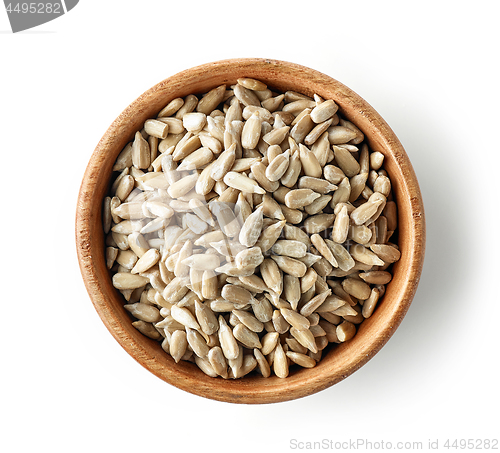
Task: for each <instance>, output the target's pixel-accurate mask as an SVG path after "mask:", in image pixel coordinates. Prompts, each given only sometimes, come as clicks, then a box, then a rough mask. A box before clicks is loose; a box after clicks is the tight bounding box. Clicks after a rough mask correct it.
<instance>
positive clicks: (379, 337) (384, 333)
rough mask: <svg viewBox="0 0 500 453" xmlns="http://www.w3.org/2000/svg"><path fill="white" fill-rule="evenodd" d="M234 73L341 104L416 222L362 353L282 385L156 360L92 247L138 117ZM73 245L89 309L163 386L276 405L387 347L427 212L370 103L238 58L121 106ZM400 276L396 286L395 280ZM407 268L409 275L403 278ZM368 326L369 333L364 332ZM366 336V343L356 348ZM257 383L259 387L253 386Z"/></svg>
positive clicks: (88, 174) (285, 68)
mask: <svg viewBox="0 0 500 453" xmlns="http://www.w3.org/2000/svg"><path fill="white" fill-rule="evenodd" d="M234 73H237V74H239V77H252V76H254V77H256V76H255V74H261V73H266V74H267V80H266V77H262V76H261V77H258V78H260V79H261V80H263V81H264V82H267V83H269V81H273V83H272V84H270V85H271V86H272V87H273V88H275V89H280V90H281V91H283V88H282V87H289V86H290V85H297V86H298V85H300V86H301V87H302V88H303V89H302V90H301V92H303V93H304V94H310V95H312V94H313V93H314V92H317V93H318V94H319V95H320V96H322V93H325V92H328V93H332V92H334V93H335V96H334V97H333V99H334V100H335V102H336V103H337V104H339V107H340V109H341V110H342V112H343V113H344V115H345V116H346V117H347V118H348V119H352V117H353V116H355V117H356V120H355V121H354V122H355V124H356V125H357V126H358V127H359V128H360V129H361V130H362V131H363V132H364V133H365V136H366V137H367V140H368V142H369V144H370V148H371V149H372V150H380V151H381V152H384V154H385V155H386V156H390V159H389V160H387V161H386V163H387V164H389V166H390V167H391V171H389V169H388V173H389V175H390V176H391V181H393V176H394V175H397V176H398V177H397V178H396V179H397V182H396V184H397V186H395V187H397V189H398V190H397V196H398V197H399V198H398V199H397V205H398V214H399V216H401V211H402V209H399V208H400V203H403V205H402V206H403V207H404V210H405V212H406V220H409V219H412V221H411V222H402V223H401V222H399V223H400V225H398V228H401V229H400V233H399V234H400V235H401V233H402V232H403V234H404V237H405V238H407V239H408V242H409V243H408V244H406V243H405V244H404V250H402V259H401V260H400V262H398V263H396V265H395V269H394V278H393V281H392V282H391V283H390V284H388V285H387V292H386V295H385V298H384V302H385V299H386V298H387V293H388V292H389V290H390V291H391V297H392V299H394V301H393V300H392V299H391V304H390V306H388V307H386V309H384V310H385V311H384V314H385V316H386V317H385V318H384V319H383V320H382V319H380V318H381V315H380V316H378V318H379V319H378V320H377V319H374V320H372V318H377V316H375V314H374V316H372V317H371V318H369V319H367V320H366V321H364V322H363V324H362V325H361V327H360V329H359V333H358V335H356V336H355V337H354V339H353V340H351V342H352V343H353V344H354V343H356V347H358V348H359V350H358V352H357V353H356V354H349V353H348V352H346V349H348V347H347V346H346V345H347V343H345V344H342V345H340V346H339V347H338V348H337V349H336V351H337V352H336V353H335V354H330V356H331V357H329V360H328V363H326V361H324V360H321V361H320V362H319V363H318V365H317V366H316V367H314V368H312V369H310V370H305V369H302V370H299V371H298V372H296V373H294V374H292V375H291V376H289V377H288V378H286V379H281V380H280V379H279V378H277V377H275V376H273V377H271V378H267V379H264V378H258V377H257V378H254V377H245V378H243V379H239V380H223V379H214V378H210V377H207V376H205V375H204V374H203V373H202V372H201V371H199V370H197V368H196V367H195V366H194V365H192V364H190V363H188V362H186V363H185V364H182V365H180V366H179V365H178V364H175V363H174V362H173V361H172V360H171V358H170V356H168V355H167V354H164V353H163V354H161V353H158V352H159V351H158V345H159V343H158V342H155V341H153V340H150V339H149V338H146V337H145V336H143V335H142V334H140V333H138V331H137V330H136V329H135V328H133V327H132V326H131V323H130V320H129V324H130V326H127V325H124V321H126V320H127V319H129V318H128V317H127V316H128V315H127V314H126V313H125V310H124V309H123V308H121V311H120V309H118V308H117V305H116V297H115V296H114V295H113V294H111V295H110V290H111V292H113V291H114V292H115V293H116V291H115V290H114V289H113V288H112V286H110V285H111V279H110V277H109V274H108V273H107V272H105V273H103V268H102V265H103V262H104V243H103V239H102V237H101V238H100V242H99V240H96V235H97V237H99V230H98V228H99V226H100V221H101V204H100V203H94V202H93V200H95V198H96V194H97V193H98V192H99V190H100V191H101V193H102V190H103V189H102V184H103V181H102V179H103V177H105V176H104V175H106V172H108V174H109V175H108V176H107V178H108V181H107V184H109V178H110V177H111V166H112V164H113V162H114V159H110V158H109V152H110V151H109V150H110V149H114V150H115V156H114V157H115V158H116V156H117V154H118V152H119V151H120V150H121V149H122V148H123V145H124V144H125V143H126V142H127V140H130V138H131V134H132V132H131V131H135V130H138V129H139V128H138V127H137V125H140V124H141V121H140V118H139V117H142V116H144V115H145V114H146V116H148V115H147V113H148V112H145V110H147V109H148V108H149V109H150V110H151V108H152V107H150V105H151V104H152V103H154V102H155V100H158V98H159V97H161V96H164V93H165V92H167V93H176V94H179V93H180V91H182V89H184V88H183V87H186V88H185V89H186V90H188V92H185V95H187V94H189V93H190V92H191V91H189V89H192V88H189V87H195V86H198V85H199V84H200V83H202V84H205V85H204V86H205V88H206V87H207V86H211V87H212V88H213V87H215V86H217V85H218V84H219V83H214V84H212V85H210V83H209V81H210V80H212V79H217V80H218V81H220V80H224V79H227V80H228V81H229V80H230V79H232V81H233V83H234V82H235V81H236V80H235V77H234ZM230 74H232V75H230ZM278 77H279V80H278ZM256 78H257V77H256ZM280 85H281V86H280ZM318 88H320V89H318ZM192 92H193V93H197V92H200V91H199V90H198V91H196V90H195V91H192ZM174 97H178V96H175V95H172V97H170V98H169V99H170V100H171V99H173V98H174ZM330 97H331V96H330ZM167 102H168V101H167ZM164 105H165V104H164ZM145 106H148V107H145ZM159 110H160V109H157V110H156V112H158V111H159ZM138 118H139V119H138ZM142 122H143V121H142ZM367 132H368V133H367ZM119 145H120V146H121V148H120V147H119ZM118 148H119V149H118ZM117 149H118V151H117ZM107 157H108V158H107ZM391 173H393V174H391ZM393 182H394V181H393ZM101 202H102V198H101ZM400 220H401V219H400ZM101 230H102V228H101ZM402 230H404V231H402ZM75 237H76V246H77V255H78V261H79V265H80V270H81V273H82V277H83V280H84V283H85V286H86V289H87V292H88V294H89V296H90V298H91V300H92V303H93V305H94V307H95V309H96V311H97V313H98V314H99V316H100V318H101V319H102V321H103V323H104V324H105V326H106V327H107V328H108V330H109V331H110V333H111V334H112V335H113V337H114V338H115V339H116V340H117V341H118V343H119V344H120V345H121V346H122V347H123V348H124V349H125V350H126V351H127V353H128V354H129V355H130V356H131V357H133V358H134V359H135V360H136V361H138V362H139V363H140V364H141V365H142V366H144V367H145V368H146V369H148V370H149V371H151V372H152V373H153V374H155V375H156V376H158V377H159V378H161V379H163V380H164V381H166V382H168V383H170V384H172V385H174V386H176V387H178V388H180V389H182V390H185V391H187V392H190V393H193V394H196V395H198V396H202V397H206V398H210V399H214V400H218V401H224V402H232V403H245V404H256V403H274V402H282V401H288V400H293V399H297V398H301V397H304V396H307V395H311V394H313V393H316V392H318V391H321V390H323V389H325V388H328V387H330V386H332V385H334V384H336V383H338V382H340V381H342V380H343V379H345V378H346V377H348V376H349V375H351V374H352V373H354V372H355V371H356V370H358V369H359V368H360V367H361V366H363V365H364V364H365V363H367V362H368V361H369V360H370V359H371V358H372V357H373V356H374V355H375V354H376V353H377V352H378V351H379V350H380V349H381V348H382V347H383V346H384V345H385V344H386V343H387V341H388V340H389V338H390V337H391V336H392V334H393V333H394V332H395V330H396V328H397V327H398V326H399V324H400V323H401V321H402V320H403V318H404V316H405V314H406V312H407V310H408V308H409V307H410V304H411V302H412V300H413V297H414V295H415V292H416V289H417V285H418V282H419V279H420V276H421V272H422V267H423V261H424V254H425V214H424V206H423V200H422V195H421V192H420V188H419V185H418V181H417V178H416V175H415V172H414V170H413V167H412V165H411V162H410V160H409V158H408V156H407V154H406V152H405V150H404V148H403V146H402V145H401V143H400V142H399V140H398V138H397V137H396V135H395V134H394V132H393V131H392V129H391V128H390V127H389V126H388V124H387V123H386V122H385V120H384V119H383V118H382V117H381V116H380V115H379V114H378V113H377V112H376V111H375V109H374V108H373V107H372V106H371V105H370V104H368V102H366V101H365V100H364V99H363V98H361V97H360V96H359V95H358V94H356V93H355V92H354V91H352V90H351V89H349V88H348V87H346V86H345V85H343V84H342V83H340V82H339V81H337V80H335V79H333V78H332V77H330V76H328V75H326V74H323V73H321V72H319V71H316V70H314V69H310V68H307V67H305V66H302V65H298V64H295V63H290V62H286V61H281V60H273V59H264V58H238V59H227V60H219V61H216V62H211V63H206V64H203V65H199V66H196V67H193V68H190V69H187V70H184V71H181V72H179V73H177V74H175V75H173V76H170V77H168V78H166V79H164V80H163V81H161V82H159V83H158V84H156V85H155V86H153V87H151V88H150V89H148V90H147V91H145V92H144V93H143V94H142V95H141V96H139V97H138V98H137V99H136V100H135V101H133V102H132V103H131V104H130V105H129V106H128V107H127V108H125V110H124V111H123V112H122V113H121V114H120V115H119V116H118V117H117V119H116V120H115V121H114V122H113V123H112V124H111V126H110V127H109V128H108V130H107V131H106V132H105V134H104V135H103V137H102V138H101V140H100V141H99V143H98V145H97V147H96V149H95V151H94V152H93V154H92V156H91V158H90V160H89V163H88V166H87V168H86V171H85V174H84V177H83V180H82V184H81V187H80V191H79V194H78V203H77V210H76V223H75ZM97 243H99V244H97ZM99 247H100V248H99ZM403 255H404V256H403ZM403 258H404V260H403ZM403 261H404V262H403ZM400 268H401V272H399V273H398V279H397V282H396V281H395V280H396V272H397V270H398V269H400ZM403 270H404V275H405V276H406V277H404V276H403ZM375 313H377V311H376V312H375ZM367 321H369V323H368V324H370V326H366V327H365V323H367ZM131 329H132V330H131ZM362 331H363V335H364V337H363V341H364V342H363V341H361V340H359V341H358V340H356V338H357V337H358V336H359V335H360V333H361V332H362ZM355 340H356V341H355ZM351 342H350V343H351ZM155 345H156V346H155ZM160 350H161V348H160ZM257 381H258V383H259V385H255V383H256V382H257Z"/></svg>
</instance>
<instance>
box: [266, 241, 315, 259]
mask: <svg viewBox="0 0 500 453" xmlns="http://www.w3.org/2000/svg"><path fill="white" fill-rule="evenodd" d="M271 250H272V252H273V253H275V254H276V255H286V256H289V257H291V258H302V257H304V256H305V255H306V253H307V246H306V245H305V244H304V243H303V242H300V241H291V240H279V241H276V242H275V243H274V245H273V246H272V248H271Z"/></svg>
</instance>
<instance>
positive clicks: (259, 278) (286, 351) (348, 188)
mask: <svg viewBox="0 0 500 453" xmlns="http://www.w3.org/2000/svg"><path fill="white" fill-rule="evenodd" d="M383 163H384V155H383V154H382V153H380V152H371V151H370V149H369V147H368V145H367V144H366V143H365V138H364V135H363V133H362V132H361V131H360V130H359V129H358V128H357V127H356V126H355V125H354V124H353V123H352V122H350V121H347V120H346V119H344V118H343V117H342V115H341V112H340V111H339V109H338V106H337V105H336V104H335V102H334V101H333V100H325V99H322V98H321V97H320V96H318V95H314V96H313V97H312V98H311V97H308V96H305V95H303V94H300V93H296V92H292V91H287V92H285V93H278V92H275V91H272V90H270V89H269V88H268V87H267V86H266V85H265V84H264V83H262V82H260V81H257V80H254V79H250V78H241V79H238V81H237V84H236V85H233V86H230V87H227V86H225V85H222V86H219V87H216V88H214V89H213V90H211V91H209V92H208V93H206V94H204V95H202V96H195V95H194V94H191V95H188V96H186V97H185V98H177V99H174V100H172V101H171V102H170V103H169V104H168V105H167V106H165V108H163V109H162V110H161V111H160V112H159V113H158V115H157V117H156V118H151V119H148V120H147V121H146V122H145V123H144V128H143V129H142V130H141V131H137V133H136V134H135V137H134V139H133V141H132V142H130V143H128V144H127V145H126V146H125V148H124V149H123V151H122V152H121V153H120V155H119V156H118V158H117V160H116V163H115V165H114V167H113V171H114V172H115V173H114V180H113V182H112V186H111V189H110V195H109V196H108V197H106V198H105V200H104V209H103V226H104V232H105V233H106V260H107V267H108V269H110V272H111V275H112V281H113V285H114V287H115V288H116V289H117V290H119V291H120V292H121V294H122V295H123V297H124V300H125V305H124V306H125V309H126V310H127V311H128V312H130V314H131V315H132V317H133V318H134V319H136V320H135V321H134V322H132V324H133V325H134V326H135V327H136V328H137V329H138V330H139V331H140V332H142V333H143V334H144V335H146V336H148V337H150V338H152V339H155V340H159V341H161V346H162V348H163V349H164V350H165V352H167V353H168V354H170V355H171V356H172V358H173V359H174V360H175V362H178V361H179V360H187V361H191V362H194V363H196V364H197V365H198V367H199V368H200V369H201V370H202V371H203V372H204V373H206V374H207V375H209V376H213V377H217V376H221V377H223V378H241V377H243V376H245V375H247V374H248V373H250V372H252V371H253V370H256V371H257V372H258V373H260V374H261V375H262V376H264V377H268V376H270V375H271V373H272V372H273V371H274V374H276V375H277V376H278V377H280V378H285V377H287V376H288V374H289V367H290V366H291V365H294V364H295V365H298V366H300V367H305V368H311V367H314V366H315V365H316V363H317V362H318V361H319V360H320V359H321V357H322V354H323V351H324V350H325V348H326V347H327V346H328V345H329V344H330V343H341V342H345V341H349V340H350V339H351V338H353V336H354V335H355V334H356V330H357V325H359V324H360V323H361V322H363V320H364V319H366V318H368V317H370V316H371V315H372V313H373V312H374V309H375V307H376V306H377V304H378V303H379V302H380V300H381V298H382V296H383V294H384V292H385V285H386V284H387V283H389V281H390V280H391V278H392V275H391V272H390V269H391V268H390V266H391V264H392V263H394V262H395V261H397V260H398V259H399V258H400V252H399V249H398V246H397V244H395V243H391V242H389V240H390V238H391V236H392V234H393V233H394V231H395V230H396V227H397V212H396V204H395V202H394V201H393V200H392V193H391V181H390V179H389V177H388V175H387V173H386V171H385V170H384V169H383Z"/></svg>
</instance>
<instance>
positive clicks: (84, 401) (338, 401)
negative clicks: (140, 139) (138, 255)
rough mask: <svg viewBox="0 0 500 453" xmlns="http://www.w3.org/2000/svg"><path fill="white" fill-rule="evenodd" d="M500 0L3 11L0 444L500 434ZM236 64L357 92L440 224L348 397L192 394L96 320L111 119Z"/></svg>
mask: <svg viewBox="0 0 500 453" xmlns="http://www.w3.org/2000/svg"><path fill="white" fill-rule="evenodd" d="M495 4H496V2H495V1H482V0H476V1H474V2H464V1H439V0H434V1H426V0H425V1H419V2H414V1H405V2H402V1H380V0H379V1H356V2H349V1H344V2H338V1H323V2H321V1H314V0H308V1H306V2H298V3H295V2H272V1H259V0H254V1H251V2H235V1H233V2H229V1H227V2H226V1H222V2H217V1H204V2H196V1H194V2H189V1H188V0H186V1H177V2H173V1H165V2H163V1H160V0H155V1H153V0H141V1H130V0H120V1H119V0H107V1H98V0H81V2H80V4H79V5H77V7H76V8H75V9H74V10H72V11H71V12H69V13H68V14H67V15H65V16H63V17H61V18H59V19H57V20H55V21H53V22H50V23H47V24H45V25H42V26H40V27H37V28H36V29H33V30H31V31H27V32H23V33H19V34H11V32H10V26H9V23H8V20H7V14H6V13H5V11H4V10H3V9H2V8H3V6H2V7H1V8H0V31H1V32H0V56H1V60H0V61H1V63H0V64H1V67H2V69H1V72H0V81H1V83H0V124H1V138H0V150H1V151H0V152H1V162H2V167H1V168H2V171H1V176H0V184H1V187H2V197H1V199H2V201H1V212H2V214H1V222H0V232H1V236H0V237H1V241H0V243H1V246H0V250H1V256H2V258H3V259H2V271H1V273H0V275H1V282H2V291H1V301H0V307H1V314H2V321H1V324H0V335H1V340H2V341H1V345H2V346H1V348H2V349H1V351H2V352H1V363H2V364H1V372H0V384H1V392H2V393H1V405H0V417H1V420H0V439H1V444H2V448H1V450H2V451H5V452H9V453H10V452H51V453H56V452H87V451H97V452H120V453H128V452H135V453H137V452H152V451H155V452H167V451H202V452H219V451H225V450H227V451H237V452H243V453H245V452H250V451H262V452H270V451H273V452H286V451H290V450H291V448H290V447H291V446H292V439H296V440H297V441H300V442H307V441H322V440H323V439H327V440H332V441H348V440H349V439H354V440H355V439H367V440H369V441H371V442H379V441H382V440H383V441H385V442H392V443H393V446H396V442H398V441H403V442H412V441H421V442H423V446H424V449H426V448H427V445H428V440H429V439H432V440H433V441H435V440H436V439H438V440H439V442H440V447H441V446H442V445H443V444H444V442H445V441H446V440H447V439H463V438H465V439H468V438H472V439H484V438H487V439H491V438H497V439H498V438H499V437H500V432H499V426H500V417H499V410H498V407H499V403H500V398H499V390H498V388H499V378H500V374H499V366H498V362H499V345H500V344H499V343H500V342H499V339H500V337H499V329H498V312H499V309H498V305H499V302H500V291H499V290H498V263H499V256H500V254H499V247H498V244H499V233H500V229H499V224H498V222H499V198H498V183H497V178H498V176H499V172H498V168H499V158H498V155H499V151H500V150H499V144H498V143H499V139H498V131H499V124H500V123H499V120H500V116H499V114H498V104H499V101H500V96H499V88H498V87H499V76H500V72H499V69H498V64H497V63H498V44H499V43H500V39H499V38H500V34H499V32H498V31H496V30H497V29H498V24H497V21H496V19H495V18H496V16H497V15H496V13H495V11H496V9H495V8H494V6H495ZM0 6H1V5H0ZM233 57H265V58H275V59H281V60H287V61H292V62H295V63H299V64H302V65H305V66H309V67H311V68H314V69H317V70H319V71H321V72H324V73H326V74H328V75H330V76H332V77H334V78H336V79H338V80H340V81H341V82H343V83H344V84H346V85H347V86H349V87H350V88H352V89H353V90H354V91H356V92H357V93H358V94H359V95H361V96H362V97H364V98H365V99H366V100H367V101H368V102H369V103H370V104H372V105H373V106H374V107H375V109H376V110H377V111H378V112H379V113H380V114H381V115H382V116H383V117H384V118H385V119H386V121H387V122H388V123H389V124H390V125H391V127H392V128H393V130H394V131H395V132H396V134H397V135H398V137H399V139H400V140H401V142H402V143H403V145H404V147H405V149H406V151H407V153H408V155H409V156H410V159H411V161H412V163H413V165H414V168H415V171H416V173H417V175H418V178H419V181H420V185H421V189H422V193H423V196H424V203H425V208H426V217H427V229H428V230H427V231H428V236H427V254H426V261H425V266H424V272H423V275H422V279H421V283H420V286H419V289H418V292H417V295H416V297H415V299H414V302H413V305H412V307H411V309H410V310H409V312H408V314H407V316H406V318H405V320H404V321H403V323H402V324H401V326H400V328H399V330H398V331H397V332H396V334H395V335H394V336H393V337H392V339H391V340H390V341H389V343H388V344H387V345H386V346H385V347H384V348H383V349H382V351H381V352H380V353H379V354H377V355H376V356H375V358H374V359H373V360H371V361H370V362H369V363H368V364H367V365H365V366H364V367H363V368H362V369H360V370H359V371H358V372H356V373H355V374H353V375H352V376H350V377H349V378H348V379H346V380H345V381H343V382H341V383H340V384H337V385H336V386H334V387H332V388H330V389H328V390H325V391H323V392H321V393H319V394H316V395H313V396H310V397H307V398H304V399H301V400H297V401H292V402H288V403H281V404H274V405H268V406H244V405H231V404H225V403H219V402H215V401H211V400H207V399H203V398H200V397H197V396H193V395H191V394H188V393H185V392H183V391H180V390H178V389H176V388H174V387H172V386H170V385H168V384H166V383H164V382H163V381H161V380H159V379H158V378H156V377H155V376H153V375H152V374H150V373H149V372H148V371H146V370H145V369H143V368H142V367H141V366H140V365H138V364H137V363H136V362H135V361H134V360H133V359H132V358H131V357H130V356H128V355H127V354H126V353H125V352H124V351H123V350H122V349H121V347H120V346H119V345H118V343H116V342H115V340H114V339H113V338H112V337H111V335H110V334H109V333H108V332H107V330H106V329H105V327H104V325H103V324H102V322H101V321H100V319H99V317H98V316H97V314H96V312H95V310H94V308H93V306H92V304H91V302H90V299H89V297H88V296H87V293H86V290H85V287H84V285H83V282H82V279H81V276H80V273H79V268H78V263H77V259H76V252H75V244H74V217H75V209H76V200H77V193H78V189H79V185H80V182H81V178H82V176H83V173H84V170H85V167H86V165H87V162H88V160H89V158H90V156H91V153H92V152H93V149H94V148H95V146H96V144H97V142H98V141H99V139H100V137H101V136H102V135H103V134H104V132H105V130H106V129H107V127H108V126H109V125H110V124H111V122H112V121H113V120H114V119H115V118H116V117H117V116H118V114H119V113H120V112H121V111H122V110H123V109H124V108H125V107H126V106H127V105H128V104H129V103H130V102H132V101H133V100H134V99H135V98H136V97H137V96H139V95H140V94H142V93H143V92H144V91H146V90H147V89H148V88H149V87H151V86H153V85H154V84H156V83H157V82H159V81H161V80H162V79H164V78H166V77H168V76H170V75H173V74H175V73H177V72H179V71H181V70H183V69H186V68H189V67H192V66H196V65H198V64H202V63H207V62H210V61H215V60H219V59H225V58H233ZM304 447H305V445H304ZM498 448H500V446H499V447H498ZM440 451H454V450H453V449H452V450H446V449H444V448H440Z"/></svg>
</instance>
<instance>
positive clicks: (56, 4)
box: [4, 0, 79, 33]
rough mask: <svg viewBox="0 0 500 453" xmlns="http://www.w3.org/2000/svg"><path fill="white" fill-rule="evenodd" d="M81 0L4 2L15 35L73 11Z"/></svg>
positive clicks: (7, 0)
mask: <svg viewBox="0 0 500 453" xmlns="http://www.w3.org/2000/svg"><path fill="white" fill-rule="evenodd" d="M78 2H79V0H44V1H37V2H20V1H10V0H4V4H5V10H6V11H7V16H8V17H9V22H10V27H11V28H12V32H13V33H17V32H19V31H23V30H28V29H30V28H34V27H37V26H38V25H41V24H45V23H47V22H50V21H51V20H54V19H57V18H58V17H60V16H62V15H63V14H66V13H67V12H68V11H70V10H72V9H73V8H74V7H75V6H76V5H77V4H78Z"/></svg>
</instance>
